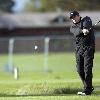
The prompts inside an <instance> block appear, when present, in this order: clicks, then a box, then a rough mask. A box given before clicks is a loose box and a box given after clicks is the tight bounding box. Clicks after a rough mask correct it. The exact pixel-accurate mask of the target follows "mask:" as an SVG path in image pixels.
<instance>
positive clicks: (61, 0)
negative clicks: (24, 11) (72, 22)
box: [26, 0, 100, 12]
mask: <svg viewBox="0 0 100 100" xmlns="http://www.w3.org/2000/svg"><path fill="white" fill-rule="evenodd" d="M35 1H36V0H30V4H29V6H26V8H28V9H29V10H30V11H42V12H43V11H44V12H45V11H56V10H57V8H60V9H62V10H65V11H67V10H100V0H40V1H41V3H42V6H41V8H39V9H36V8H35V7H34V2H35Z"/></svg>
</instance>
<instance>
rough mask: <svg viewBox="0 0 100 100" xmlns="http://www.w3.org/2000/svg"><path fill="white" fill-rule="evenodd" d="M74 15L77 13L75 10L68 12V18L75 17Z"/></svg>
mask: <svg viewBox="0 0 100 100" xmlns="http://www.w3.org/2000/svg"><path fill="white" fill-rule="evenodd" d="M76 15H79V13H78V12H77V11H72V12H70V19H72V18H73V17H75V16H76Z"/></svg>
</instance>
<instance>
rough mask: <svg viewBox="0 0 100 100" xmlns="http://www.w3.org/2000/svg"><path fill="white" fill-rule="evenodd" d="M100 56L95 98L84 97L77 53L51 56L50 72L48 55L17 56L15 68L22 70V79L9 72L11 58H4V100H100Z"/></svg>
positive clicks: (0, 87)
mask: <svg viewBox="0 0 100 100" xmlns="http://www.w3.org/2000/svg"><path fill="white" fill-rule="evenodd" d="M99 60H100V53H99V52H97V53H96V54H95V59H94V68H93V73H94V78H93V84H94V87H95V91H94V93H93V94H92V95H91V96H87V97H81V96H77V95H76V93H77V92H78V91H79V90H82V83H81V81H80V79H79V76H78V74H77V72H76V67H75V57H74V53H55V54H52V53H51V54H49V57H48V68H47V69H48V71H47V70H45V67H44V54H38V53H37V54H15V55H14V56H13V62H14V67H18V68H19V79H18V80H15V79H14V77H13V73H8V72H6V71H5V66H6V64H7V61H8V56H7V55H0V61H1V63H0V68H1V69H0V100H80V99H82V100H98V98H99V95H100V74H99V70H100V67H99V65H100V61H99Z"/></svg>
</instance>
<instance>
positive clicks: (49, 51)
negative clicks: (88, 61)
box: [0, 0, 100, 79]
mask: <svg viewBox="0 0 100 100" xmlns="http://www.w3.org/2000/svg"><path fill="white" fill-rule="evenodd" d="M72 10H77V11H79V12H80V15H81V16H82V17H85V16H89V17H91V19H92V21H93V25H94V24H95V23H96V22H98V21H99V20H100V0H0V71H1V72H0V74H2V75H3V76H4V77H5V76H6V75H8V76H9V77H10V78H11V79H13V74H14V78H15V79H18V78H19V77H20V78H22V79H38V78H39V77H40V76H41V77H42V75H45V74H43V73H46V72H49V75H47V76H45V78H46V79H48V77H49V78H50V79H52V78H54V79H55V78H57V79H60V78H62V79H67V78H68V79H69V75H72V77H71V79H77V78H78V77H77V75H76V68H75V65H76V64H75V57H74V37H73V35H72V34H71V33H70V32H69V28H70V25H71V22H70V19H69V12H70V11H72ZM95 36H96V59H95V63H94V66H96V67H95V68H94V69H95V70H96V71H98V69H100V68H99V65H100V63H99V58H100V56H99V55H100V54H99V51H100V24H98V25H96V26H95ZM35 46H37V49H36V48H35ZM73 72H75V74H72V73H73ZM41 73H42V74H41ZM54 73H55V74H54ZM96 73H97V72H96ZM96 73H95V74H96ZM47 74H48V73H47ZM2 75H0V78H1V79H2V77H1V76H2ZM74 75H76V76H74ZM98 77H99V74H97V78H98ZM20 78H19V79H20ZM42 78H44V76H43V77H42ZM3 79H5V78H3ZM8 79H9V78H8Z"/></svg>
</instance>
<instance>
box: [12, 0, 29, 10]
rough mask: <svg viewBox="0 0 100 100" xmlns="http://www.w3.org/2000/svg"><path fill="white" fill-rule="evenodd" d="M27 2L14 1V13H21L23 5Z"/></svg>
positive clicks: (22, 0)
mask: <svg viewBox="0 0 100 100" xmlns="http://www.w3.org/2000/svg"><path fill="white" fill-rule="evenodd" d="M28 1H29V0H15V2H16V5H15V6H14V7H13V11H14V12H21V11H22V10H23V8H24V5H25V4H26V3H27V2H28Z"/></svg>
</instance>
